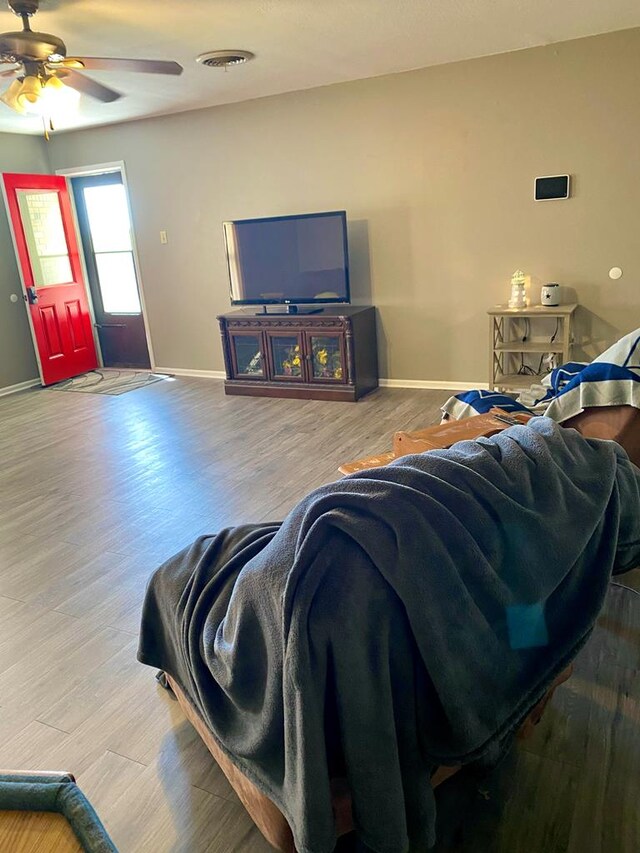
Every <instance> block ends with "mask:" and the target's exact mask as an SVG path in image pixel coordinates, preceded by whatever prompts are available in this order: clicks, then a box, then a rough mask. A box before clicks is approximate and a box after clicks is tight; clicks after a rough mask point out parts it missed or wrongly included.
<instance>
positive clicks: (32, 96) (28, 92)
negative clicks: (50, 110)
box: [9, 74, 42, 110]
mask: <svg viewBox="0 0 640 853" xmlns="http://www.w3.org/2000/svg"><path fill="white" fill-rule="evenodd" d="M9 88H11V87H9ZM41 94H42V83H41V82H40V79H39V78H38V77H34V76H33V75H32V74H30V75H29V76H28V77H25V78H24V80H23V81H22V86H21V87H20V92H19V93H18V95H17V96H16V101H17V102H18V104H19V105H20V106H21V107H22V109H23V110H28V109H29V108H30V107H33V105H34V104H35V103H37V102H38V99H39V98H40V95H41Z"/></svg>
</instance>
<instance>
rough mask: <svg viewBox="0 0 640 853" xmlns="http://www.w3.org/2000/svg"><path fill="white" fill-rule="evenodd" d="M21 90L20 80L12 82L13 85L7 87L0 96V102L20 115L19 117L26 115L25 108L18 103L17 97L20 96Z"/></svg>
mask: <svg viewBox="0 0 640 853" xmlns="http://www.w3.org/2000/svg"><path fill="white" fill-rule="evenodd" d="M21 88H22V80H14V81H13V83H12V84H11V85H10V86H9V88H8V89H7V90H6V92H3V93H2V94H1V95H0V101H2V103H3V104H6V105H7V106H8V107H10V108H11V109H12V110H15V112H17V113H20V115H24V114H25V113H26V110H25V108H24V107H23V106H22V105H21V104H19V103H18V95H19V94H20V89H21Z"/></svg>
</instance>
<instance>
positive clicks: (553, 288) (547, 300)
mask: <svg viewBox="0 0 640 853" xmlns="http://www.w3.org/2000/svg"><path fill="white" fill-rule="evenodd" d="M540 304H541V305H560V285H559V284H543V285H542V290H541V291H540Z"/></svg>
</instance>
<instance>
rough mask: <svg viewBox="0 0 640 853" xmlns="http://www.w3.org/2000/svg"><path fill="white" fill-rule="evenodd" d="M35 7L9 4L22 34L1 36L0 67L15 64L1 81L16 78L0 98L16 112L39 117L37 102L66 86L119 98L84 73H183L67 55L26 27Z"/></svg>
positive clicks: (166, 66)
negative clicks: (18, 22) (36, 114)
mask: <svg viewBox="0 0 640 853" xmlns="http://www.w3.org/2000/svg"><path fill="white" fill-rule="evenodd" d="M39 5H40V2H39V0H9V8H10V9H11V11H12V12H14V13H15V14H16V15H17V16H18V17H19V18H22V30H19V31H17V32H9V33H0V65H13V66H16V67H14V68H12V69H10V70H8V71H3V72H0V77H15V76H16V75H19V76H18V77H17V78H16V79H15V80H14V81H13V83H12V84H11V85H10V86H9V88H8V89H7V90H6V91H5V92H3V93H2V95H0V100H1V101H2V102H3V103H5V104H6V105H7V106H8V107H11V108H12V109H14V110H15V111H16V112H19V113H26V112H35V113H39V114H40V115H44V114H45V112H46V110H43V109H42V108H41V106H44V104H42V102H43V101H44V102H46V101H48V100H49V101H54V100H56V99H59V98H60V97H61V96H62V93H64V91H65V89H66V87H71V89H74V90H75V91H76V92H80V93H81V94H83V95H89V96H90V97H92V98H96V99H97V100H98V101H103V102H105V103H109V102H111V101H117V100H118V98H121V97H122V95H121V94H120V92H116V91H115V89H110V88H109V87H108V86H104V85H103V84H102V83H98V82H97V80H92V79H91V77H87V76H86V75H84V74H83V73H81V72H82V71H84V70H87V71H144V72H147V73H149V74H182V66H181V65H179V64H178V63H177V62H168V61H165V60H158V59H115V58H112V59H109V58H103V57H95V56H72V57H68V56H67V48H66V45H65V43H64V42H63V41H62V39H61V38H59V37H58V36H54V35H51V34H50V33H38V32H34V31H33V30H32V29H31V26H30V23H29V18H31V17H32V16H33V15H35V13H36V12H37V11H38V7H39ZM63 81H64V82H63ZM69 94H70V93H69Z"/></svg>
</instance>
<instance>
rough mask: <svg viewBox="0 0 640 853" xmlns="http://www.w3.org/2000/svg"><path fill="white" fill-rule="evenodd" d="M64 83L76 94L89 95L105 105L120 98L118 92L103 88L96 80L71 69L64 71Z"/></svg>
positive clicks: (106, 87)
mask: <svg viewBox="0 0 640 853" xmlns="http://www.w3.org/2000/svg"><path fill="white" fill-rule="evenodd" d="M61 76H62V75H61ZM64 82H65V84H66V85H67V86H71V88H72V89H75V90H76V91H77V92H80V93H81V94H83V95H89V96H90V97H91V98H96V99H97V100H98V101H103V102H104V103H106V104H108V103H111V102H112V101H117V100H118V98H121V97H122V95H121V94H120V92H116V91H115V89H110V88H109V87H108V86H103V85H102V83H98V81H97V80H92V79H91V78H90V77H85V75H84V74H80V72H79V71H74V70H72V69H71V68H68V69H65V74H64Z"/></svg>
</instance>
